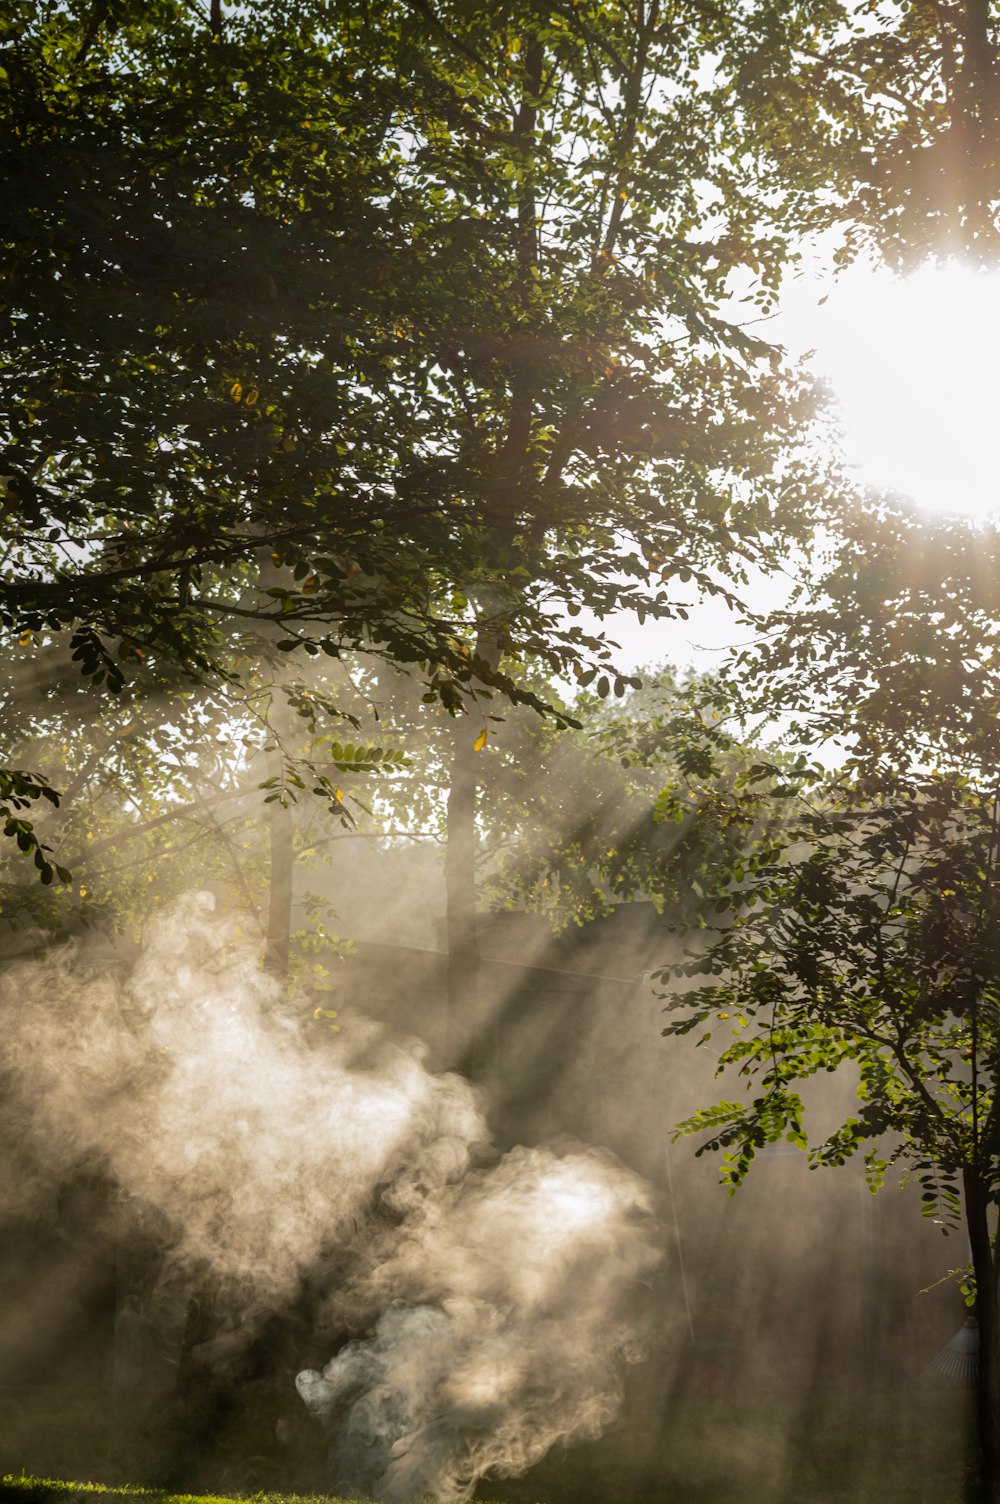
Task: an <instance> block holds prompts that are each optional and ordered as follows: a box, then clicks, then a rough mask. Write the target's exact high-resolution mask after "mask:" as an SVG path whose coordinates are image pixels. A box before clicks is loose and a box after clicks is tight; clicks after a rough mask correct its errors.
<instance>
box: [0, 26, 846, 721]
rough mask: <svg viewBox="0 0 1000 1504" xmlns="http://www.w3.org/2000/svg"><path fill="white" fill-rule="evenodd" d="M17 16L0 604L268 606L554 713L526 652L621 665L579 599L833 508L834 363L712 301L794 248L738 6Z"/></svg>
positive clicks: (715, 556) (244, 618) (60, 612)
mask: <svg viewBox="0 0 1000 1504" xmlns="http://www.w3.org/2000/svg"><path fill="white" fill-rule="evenodd" d="M760 14H761V15H764V14H766V8H764V10H762V11H761V13H760ZM759 19H760V17H758V20H759ZM749 24H751V29H752V24H754V23H753V22H752V21H751V22H750V23H749ZM3 25H4V28H5V29H4V33H3V38H2V43H3V45H2V53H3V57H2V66H3V69H4V74H3V77H2V79H0V90H2V99H0V108H2V109H3V111H4V114H5V117H6V120H7V123H8V125H9V126H10V134H9V136H8V138H7V139H8V147H7V149H6V151H5V153H4V155H3V158H2V162H0V169H2V171H3V173H4V175H5V184H6V192H5V194H4V196H3V203H4V210H3V218H2V221H0V239H2V241H3V244H4V245H5V247H6V250H5V253H4V254H5V281H4V287H5V294H4V298H5V304H4V307H5V313H6V317H7V321H8V333H9V336H10V337H9V339H8V341H7V343H6V346H5V355H4V359H3V361H2V362H0V410H2V411H3V413H4V414H5V417H4V423H5V428H4V431H3V434H2V451H3V456H2V461H0V468H2V469H3V471H4V474H5V476H6V477H7V495H6V501H5V503H4V510H5V520H6V524H7V527H8V531H9V535H10V543H9V547H8V553H7V556H6V566H5V570H4V573H3V576H2V579H0V620H2V622H3V624H4V625H5V627H6V629H7V630H8V631H9V632H10V633H12V634H17V635H18V636H23V634H24V633H25V632H30V633H33V634H37V633H41V634H43V639H45V634H62V633H63V632H65V633H67V634H68V635H69V637H70V641H71V651H72V653H73V655H74V657H75V659H76V662H77V663H78V665H79V667H80V669H81V671H82V672H83V674H84V675H85V677H87V678H88V680H89V681H90V683H91V684H96V685H101V684H103V685H104V686H105V687H106V688H107V689H110V690H112V691H114V692H119V693H120V692H121V690H122V687H123V685H124V684H125V683H126V682H127V681H130V680H132V679H133V678H141V677H142V675H143V674H144V673H145V672H146V671H147V670H149V669H152V670H154V671H160V670H163V669H165V668H166V666H168V665H172V664H179V665H181V666H182V667H183V668H185V669H187V670H188V671H189V672H191V673H193V674H195V675H201V676H202V677H205V676H208V677H209V678H212V677H221V678H223V679H225V678H226V677H227V676H231V675H233V674H235V675H236V676H237V679H238V678H239V675H240V673H241V668H240V665H239V661H238V660H239V659H240V658H241V656H242V654H241V648H242V647H246V649H247V652H249V653H251V654H252V653H253V652H255V651H257V650H258V649H257V648H256V647H255V646H254V642H255V640H256V639H254V637H253V630H252V629H253V628H254V624H255V623H257V624H259V625H261V626H262V628H263V629H264V630H265V631H266V632H268V633H269V634H270V641H271V644H272V647H273V648H275V649H277V650H279V651H288V652H292V651H294V650H296V649H301V650H303V651H305V652H307V653H310V654H317V653H326V654H328V655H330V656H331V657H333V658H336V657H337V656H338V655H340V654H341V653H343V652H346V651H349V650H354V649H362V650H364V651H365V652H368V653H371V654H374V655H376V656H381V657H383V658H386V659H388V660H390V661H391V662H392V663H394V664H402V665H404V666H409V665H412V666H417V667H420V669H421V671H422V672H423V673H424V674H425V676H426V682H427V684H428V692H429V693H431V694H432V695H433V696H434V697H435V698H436V699H437V700H438V701H439V702H440V703H441V704H443V705H444V706H445V708H446V709H447V710H448V711H449V712H458V711H459V710H461V708H462V707H463V705H464V703H465V701H466V698H467V696H468V694H469V692H470V690H471V689H472V688H473V687H474V685H475V684H476V683H479V684H481V685H483V686H485V688H486V689H487V690H490V689H492V690H496V691H499V692H500V693H502V694H503V695H505V696H507V697H508V698H510V699H513V700H515V701H516V700H519V699H523V698H526V699H527V700H528V702H529V703H532V704H535V706H536V708H542V705H541V702H539V701H538V700H537V699H536V698H535V697H534V696H533V692H532V691H530V690H529V689H527V688H526V687H525V686H524V682H523V679H522V678H520V677H519V675H518V673H517V672H516V664H517V662H518V661H519V660H520V659H521V658H522V657H523V656H524V655H535V656H538V657H540V658H541V659H542V661H544V662H545V663H547V665H548V666H549V668H551V669H554V670H560V671H565V670H566V668H567V667H568V666H571V665H573V664H575V663H580V664H582V665H583V670H584V671H589V670H590V669H593V670H597V669H598V668H601V666H603V669H602V672H603V673H604V674H605V676H606V681H607V683H608V685H609V686H610V685H611V684H616V685H617V686H618V687H621V686H622V684H623V682H624V681H623V680H622V679H621V677H620V676H618V677H617V678H616V676H615V675H614V673H613V670H612V669H611V668H610V667H609V666H608V665H609V662H610V658H611V654H610V650H609V649H608V648H607V646H606V645H605V644H604V643H603V642H602V640H601V639H600V638H599V637H598V636H595V635H594V634H592V633H588V632H585V631H583V630H582V629H581V628H580V627H579V626H578V625H576V624H575V623H574V622H573V620H572V619H571V618H572V615H573V613H574V612H577V611H578V609H579V608H580V607H582V606H585V605H586V606H588V607H591V608H593V609H596V610H598V611H601V610H605V609H608V608H610V607H612V606H621V605H623V604H625V605H629V604H633V605H635V606H637V607H639V608H640V609H641V610H642V611H644V612H646V613H649V614H652V615H669V614H670V613H671V612H672V611H673V610H674V609H675V606H674V604H672V601H671V595H670V585H671V582H673V581H674V580H680V581H682V582H683V581H685V580H689V579H694V580H696V581H698V582H700V583H701V585H702V586H703V587H704V588H705V589H708V590H711V591H720V590H723V591H724V590H725V587H724V586H722V585H720V584H719V583H718V580H717V578H716V577H715V576H714V575H712V574H711V573H710V572H709V571H710V570H711V568H712V567H713V566H715V565H717V564H719V563H721V564H723V566H724V567H725V568H727V569H728V570H729V571H730V573H731V574H732V576H733V577H734V578H735V579H736V580H738V578H739V575H740V571H741V569H742V568H743V564H744V561H745V560H746V559H748V558H754V559H757V560H759V561H764V562H767V561H768V560H772V561H773V560H774V559H776V558H777V556H778V553H779V552H780V548H781V546H782V543H783V540H786V539H787V538H789V537H797V536H800V535H802V534H803V533H804V532H805V531H807V530H808V528H809V526H810V525H811V520H812V517H813V515H814V513H815V512H816V510H817V508H821V507H824V506H827V505H828V504H829V501H830V496H829V491H828V488H827V484H826V482H825V480H824V478H823V477H822V476H819V477H817V476H816V474H815V469H816V466H815V462H814V460H813V459H811V458H809V457H808V456H807V455H806V453H805V451H804V450H803V449H802V448H801V442H800V441H801V438H802V436H803V434H804V425H805V424H806V423H807V422H808V419H809V415H810V413H811V411H812V407H813V396H812V394H811V392H810V391H809V389H808V387H807V386H806V385H805V384H803V383H802V382H801V381H800V380H799V379H797V378H796V377H794V376H793V375H791V374H790V373H788V372H787V371H785V370H783V369H782V368H781V364H780V360H779V359H778V358H777V356H776V354H775V352H774V351H772V350H771V349H769V347H767V346H766V345H765V344H764V343H763V342H762V341H760V340H759V339H757V338H756V337H755V336H752V335H750V334H748V333H747V332H746V331H745V330H744V329H742V328H741V327H739V326H738V325H736V324H735V323H733V322H732V321H731V320H729V319H727V318H725V317H723V316H721V314H720V313H719V311H718V305H719V303H720V300H722V299H723V298H724V297H725V296H726V294H727V291H728V288H729V284H730V279H731V277H732V275H733V274H734V272H737V271H739V270H740V269H741V268H742V269H746V270H747V271H749V272H750V273H752V275H753V276H754V277H755V278H757V279H758V280H759V285H760V287H761V288H762V289H764V295H765V296H769V295H770V294H771V293H773V290H774V288H775V287H776V285H777V281H778V278H779V276H780V272H781V269H782V267H783V265H784V264H785V260H786V241H785V235H784V230H783V228H782V225H781V224H780V223H779V222H778V221H779V220H780V214H781V212H782V211H781V209H780V205H775V206H773V207H772V202H771V199H770V198H769V197H768V196H767V195H766V194H764V195H763V196H761V195H760V194H759V193H758V192H757V186H756V185H755V184H754V183H753V182H752V181H747V182H745V183H744V182H742V181H741V180H740V165H739V164H740V163H741V161H743V157H742V156H741V150H742V144H745V143H742V142H741V139H740V138H738V136H734V137H733V139H732V140H729V139H724V138H723V137H722V136H721V135H720V128H719V121H720V116H719V113H718V109H719V96H718V94H717V92H714V91H713V89H712V88H711V87H708V86H707V85H706V83H705V81H704V69H703V67H702V62H703V59H704V58H705V57H707V56H709V55H714V53H713V49H715V48H717V47H720V46H729V45H730V44H731V45H733V46H738V45H739V46H742V45H743V44H744V43H743V42H739V43H738V42H737V40H736V39H734V38H732V37H730V30H731V28H728V27H727V26H726V25H724V24H721V23H720V24H719V25H715V24H713V23H709V22H708V21H707V20H706V19H705V18H704V17H703V16H700V17H697V18H695V17H691V18H688V19H687V20H686V22H685V24H684V25H682V26H680V27H676V26H674V25H672V24H671V25H669V26H668V25H666V24H665V23H664V19H663V18H662V17H661V16H660V14H659V9H658V6H657V4H656V3H655V0H653V3H651V4H650V5H648V6H646V7H644V8H643V9H642V10H641V12H640V13H638V14H637V16H635V17H632V16H630V15H628V14H626V13H625V12H622V11H620V10H619V8H617V7H607V6H603V5H598V4H588V5H587V6H584V7H580V8H576V9H574V11H573V13H572V14H571V15H570V14H568V15H567V16H566V17H563V16H561V15H558V14H557V15H555V16H552V15H550V14H549V13H548V12H547V11H546V12H539V11H536V9H535V8H534V7H533V6H532V5H529V4H521V5H518V6H517V7H515V8H514V9H513V10H507V11H504V12H503V13H499V12H498V13H495V14H494V13H493V12H492V11H491V10H490V9H489V8H485V7H484V8H470V7H468V6H467V5H460V6H458V5H456V6H450V5H443V6H441V7H440V8H439V9H438V10H436V11H430V10H427V11H422V10H420V9H419V8H416V9H415V8H412V7H407V6H403V5H400V4H399V3H398V0H381V3H380V4H378V5H376V6H372V7H369V12H368V14H367V15H366V17H365V20H364V24H362V21H361V17H360V16H359V15H358V13H357V11H356V8H355V7H353V6H346V5H337V4H335V5H326V4H320V3H318V0H317V3H316V4H315V5H313V6H311V7H306V8H305V9H304V10H303V8H302V7H298V8H296V9H295V10H294V11H291V10H289V8H288V7H287V6H285V5H283V4H281V3H279V0H270V3H268V4H264V5H260V6H256V7H253V8H239V9H237V10H234V11H233V12H232V13H231V14H230V15H229V16H228V17H227V18H226V21H225V25H224V27H223V28H222V29H221V31H219V30H218V29H217V28H216V29H214V30H210V29H206V28H205V26H204V22H203V19H202V18H201V17H200V15H199V14H198V12H197V11H196V10H194V9H192V8H189V7H186V6H183V5H181V4H179V3H176V4H175V3H172V0H161V3H159V4H158V5H156V6H155V7H149V6H141V7H140V6H137V5H132V4H123V5H116V6H115V7H114V9H113V10H112V11H109V12H108V13H107V15H105V16H104V18H103V21H100V20H99V19H98V13H97V12H94V11H93V10H92V8H91V7H90V6H83V5H69V6H58V7H56V6H45V7H36V6H29V5H27V4H23V5H18V6H15V7H14V10H13V11H12V12H10V13H9V14H8V17H7V18H6V20H5V21H4V23H3ZM742 35H743V33H742V32H741V36H742ZM744 41H745V38H744ZM739 118H740V119H742V117H739ZM745 125H746V131H749V130H750V124H749V117H747V120H746V122H745ZM768 290H769V291H768ZM262 561H263V563H262ZM484 592H486V594H485V595H484ZM487 598H488V601H489V605H488V607H487V608H486V615H487V616H488V617H489V619H490V623H491V631H492V633H493V637H494V639H495V641H496V642H497V644H498V646H499V647H500V649H501V653H502V655H503V656H502V659H501V661H500V662H498V663H497V662H493V661H491V660H490V659H489V658H488V657H484V656H482V655H481V654H479V653H477V651H476V649H475V646H474V636H475V634H474V625H475V621H476V618H477V616H481V615H482V611H483V605H482V602H483V601H484V600H485V599H487ZM567 615H568V616H569V618H570V619H569V620H568V619H567ZM248 628H250V629H251V638H250V642H249V644H247V643H246V642H245V638H246V632H247V629H248ZM45 640H47V639H45ZM588 666H589V668H588ZM602 682H604V681H602Z"/></svg>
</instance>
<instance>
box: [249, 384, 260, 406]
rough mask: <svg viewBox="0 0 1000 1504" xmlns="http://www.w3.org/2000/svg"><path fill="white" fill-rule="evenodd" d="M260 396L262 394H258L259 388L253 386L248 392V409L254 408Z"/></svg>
mask: <svg viewBox="0 0 1000 1504" xmlns="http://www.w3.org/2000/svg"><path fill="white" fill-rule="evenodd" d="M259 396H260V393H259V392H258V390H257V388H256V387H255V386H252V387H251V388H250V390H249V391H248V392H247V407H253V405H254V403H255V402H256V401H257V398H258V397H259Z"/></svg>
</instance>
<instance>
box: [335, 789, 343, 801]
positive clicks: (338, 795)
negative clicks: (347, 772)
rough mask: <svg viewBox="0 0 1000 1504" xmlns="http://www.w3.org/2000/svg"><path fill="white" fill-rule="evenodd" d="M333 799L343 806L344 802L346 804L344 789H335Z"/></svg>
mask: <svg viewBox="0 0 1000 1504" xmlns="http://www.w3.org/2000/svg"><path fill="white" fill-rule="evenodd" d="M333 797H334V798H335V799H336V801H337V803H338V804H343V802H344V791H343V789H334V791H333Z"/></svg>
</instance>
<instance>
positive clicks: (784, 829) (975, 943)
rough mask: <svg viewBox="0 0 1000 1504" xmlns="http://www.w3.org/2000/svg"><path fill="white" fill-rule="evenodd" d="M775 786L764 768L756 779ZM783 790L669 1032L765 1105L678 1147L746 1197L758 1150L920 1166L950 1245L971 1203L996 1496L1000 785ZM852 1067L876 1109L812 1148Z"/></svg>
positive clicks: (893, 779) (682, 974)
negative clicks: (833, 1085)
mask: <svg viewBox="0 0 1000 1504" xmlns="http://www.w3.org/2000/svg"><path fill="white" fill-rule="evenodd" d="M776 773H777V770H776V769H774V768H770V769H768V768H766V767H765V766H764V765H763V764H762V765H759V766H758V767H757V768H755V769H753V770H750V773H749V774H748V775H747V777H748V778H749V779H751V780H755V781H760V780H762V779H763V778H764V776H765V774H768V775H770V776H774V775H775V774H776ZM776 792H778V793H779V794H783V798H782V799H781V800H779V813H778V815H777V818H776V819H775V821H774V823H773V824H772V826H771V828H770V829H769V831H768V832H767V834H766V836H765V838H764V839H763V840H762V841H761V842H758V844H757V846H756V848H755V849H752V850H751V851H750V852H749V853H748V856H747V859H746V861H745V862H744V865H743V875H742V878H741V879H740V880H738V881H734V882H732V883H731V884H730V886H729V887H728V889H727V890H725V891H723V892H721V893H718V894H717V895H714V896H713V898H712V899H711V900H710V901H709V902H708V903H707V904H706V905H705V907H704V910H703V914H702V922H703V923H704V922H707V924H708V926H709V930H708V933H707V935H705V934H701V935H700V941H701V943H700V944H699V946H698V947H697V949H696V950H694V951H693V952H692V953H690V954H689V959H688V960H687V961H686V962H685V963H683V964H682V965H680V966H677V967H675V968H673V969H672V972H670V973H662V974H661V979H662V980H663V981H664V982H666V981H667V980H668V978H670V977H671V976H672V977H673V978H674V981H673V983H672V986H671V990H669V991H668V992H666V993H665V994H664V998H665V1001H666V1006H667V1008H668V1011H669V1013H670V1021H669V1023H668V1025H667V1027H666V1029H665V1031H664V1032H665V1033H667V1034H673V1035H682V1034H684V1035H686V1034H689V1033H692V1032H693V1031H699V1033H700V1034H701V1038H700V1039H699V1043H702V1044H703V1043H705V1042H706V1041H707V1040H709V1039H711V1040H713V1041H714V1042H715V1046H716V1048H719V1046H720V1045H721V1050H720V1054H719V1073H720V1074H724V1073H729V1072H732V1073H734V1074H735V1075H737V1076H738V1077H741V1078H743V1080H745V1081H746V1082H747V1083H748V1084H750V1083H752V1085H753V1090H754V1091H755V1093H756V1094H755V1095H754V1096H753V1098H752V1099H751V1100H750V1101H748V1102H743V1101H740V1102H736V1101H722V1102H719V1103H718V1104H717V1105H715V1106H714V1107H711V1108H705V1109H702V1110H700V1111H698V1112H697V1113H695V1114H694V1115H693V1116H692V1117H690V1118H688V1119H687V1120H686V1121H685V1122H684V1123H682V1124H681V1125H680V1131H681V1132H684V1133H688V1134H699V1135H701V1136H702V1143H701V1146H700V1148H699V1150H698V1152H699V1153H702V1152H704V1151H705V1150H706V1149H709V1150H721V1151H723V1155H724V1157H723V1170H722V1177H723V1180H724V1182H725V1183H726V1184H727V1185H728V1186H729V1188H730V1190H734V1189H735V1188H736V1187H737V1186H739V1185H740V1183H741V1182H742V1181H743V1179H744V1177H745V1176H746V1175H747V1173H748V1172H749V1170H750V1167H751V1165H752V1164H753V1161H754V1158H755V1156H756V1154H757V1152H758V1151H759V1150H760V1149H762V1148H763V1147H764V1146H765V1145H766V1144H770V1143H774V1142H776V1141H778V1140H780V1139H782V1138H787V1139H788V1140H789V1141H790V1142H791V1143H793V1144H796V1145H797V1146H798V1147H800V1148H801V1149H803V1150H804V1151H806V1152H808V1154H809V1155H810V1158H811V1159H812V1161H813V1163H814V1164H817V1165H839V1164H842V1163H844V1161H845V1160H847V1159H848V1158H849V1157H850V1156H852V1155H853V1154H855V1153H856V1152H858V1151H860V1150H864V1151H865V1153H864V1159H865V1168H866V1176H867V1179H868V1183H869V1187H870V1189H871V1190H873V1191H876V1190H878V1189H879V1188H880V1187H881V1185H882V1184H883V1181H884V1179H885V1176H886V1173H887V1171H888V1169H889V1166H890V1165H893V1164H903V1165H905V1166H906V1167H907V1173H908V1174H909V1175H912V1176H913V1177H915V1178H916V1179H917V1180H918V1181H919V1183H920V1186H921V1193H922V1199H923V1211H924V1214H925V1215H927V1216H931V1217H934V1218H935V1219H936V1220H938V1221H939V1222H940V1225H941V1226H942V1228H943V1229H944V1230H945V1231H947V1230H948V1229H949V1227H951V1226H954V1225H955V1224H956V1223H958V1222H959V1220H960V1218H961V1216H962V1208H963V1204H964V1217H965V1224H966V1227H967V1229H968V1235H969V1241H970V1244H971V1249H972V1266H973V1271H974V1283H975V1302H976V1310H977V1315H978V1318H979V1324H980V1332H981V1344H982V1345H981V1363H980V1375H979V1389H978V1420H979V1439H980V1443H981V1447H982V1452H983V1457H984V1462H985V1468H986V1476H987V1479H988V1482H989V1485H990V1486H991V1487H992V1488H994V1489H995V1488H996V1487H997V1485H998V1473H997V1468H998V1461H1000V1307H998V1278H1000V1253H998V1251H997V1249H996V1246H995V1240H994V1231H993V1229H992V1228H991V1226H990V1219H991V1209H992V1208H994V1207H996V1206H998V1205H1000V969H998V960H997V958H998V955H1000V930H998V923H1000V908H998V899H1000V786H998V785H997V784H996V782H995V780H994V781H993V783H992V784H980V785H975V784H971V783H969V782H968V781H966V780H964V779H962V778H960V777H956V776H949V777H945V776H927V775H924V776H917V775H914V776H911V777H907V776H905V775H903V774H901V773H899V772H898V771H896V770H894V769H893V768H891V767H886V768H884V769H883V771H882V772H881V774H876V773H869V775H868V776H866V777H860V776H844V777H840V778H830V777H828V778H826V779H823V778H822V776H821V775H820V776H818V777H817V773H816V770H813V771H812V772H811V773H810V771H809V770H808V769H807V768H806V767H805V766H803V767H801V768H800V770H799V771H798V772H797V773H796V774H795V775H794V776H793V777H792V778H791V779H790V780H788V781H786V783H785V784H784V785H783V787H779V789H778V790H777V791H776ZM679 978H683V979H685V981H684V983H683V984H682V985H681V986H680V987H679V988H678V987H677V979H679ZM845 1068H846V1069H847V1070H848V1071H849V1073H850V1075H851V1078H852V1079H854V1080H856V1082H857V1095H858V1098H859V1099H860V1102H861V1106H860V1108H859V1109H858V1110H857V1112H856V1113H851V1114H849V1115H848V1116H847V1117H845V1118H844V1120H843V1121H842V1122H841V1123H840V1124H839V1125H838V1126H837V1127H836V1128H834V1130H833V1131H832V1132H828V1133H827V1132H825V1131H824V1134H823V1136H822V1137H821V1139H820V1141H819V1142H816V1141H815V1140H812V1141H811V1140H810V1135H809V1131H808V1128H807V1124H806V1105H807V1098H808V1092H809V1088H808V1086H806V1087H805V1093H804V1092H803V1083H808V1082H809V1080H810V1079H811V1078H812V1077H814V1076H816V1075H817V1073H819V1072H837V1071H840V1070H842V1069H845ZM824 1111H825V1113H827V1114H828V1113H829V1104H827V1105H826V1106H825V1108H824ZM991 1497H992V1494H991Z"/></svg>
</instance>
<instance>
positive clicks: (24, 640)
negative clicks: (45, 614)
mask: <svg viewBox="0 0 1000 1504" xmlns="http://www.w3.org/2000/svg"><path fill="white" fill-rule="evenodd" d="M17 640H18V642H19V643H20V644H21V646H22V648H26V647H27V646H28V643H29V642H30V641H31V633H30V632H22V633H21V635H20V637H19V638H18V639H17Z"/></svg>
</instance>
